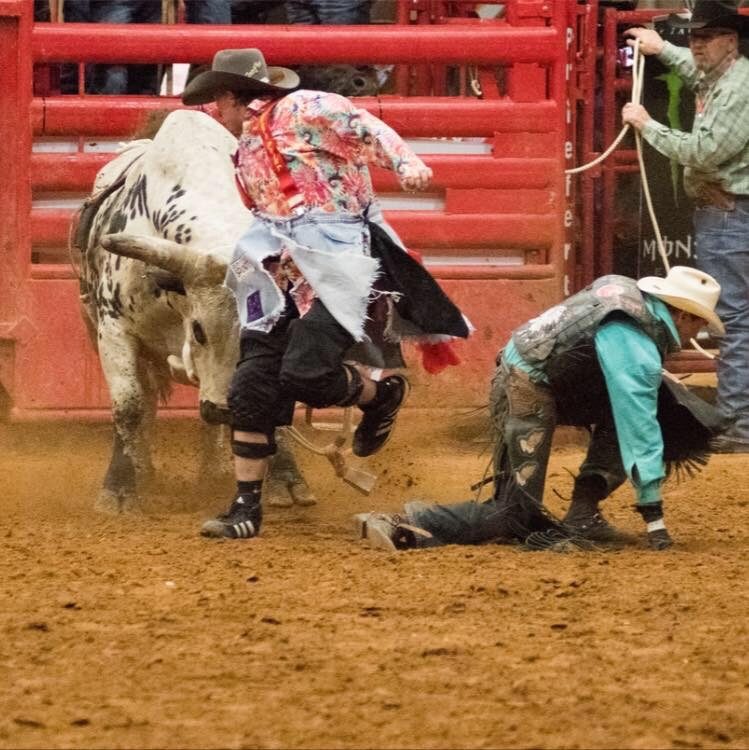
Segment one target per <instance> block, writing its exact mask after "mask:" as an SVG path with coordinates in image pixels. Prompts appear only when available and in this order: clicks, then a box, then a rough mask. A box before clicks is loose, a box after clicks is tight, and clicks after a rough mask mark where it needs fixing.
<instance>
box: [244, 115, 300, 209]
mask: <svg viewBox="0 0 749 750" xmlns="http://www.w3.org/2000/svg"><path fill="white" fill-rule="evenodd" d="M274 109H275V103H271V104H269V105H267V106H266V107H265V108H264V109H263V111H262V112H261V113H260V116H259V117H258V129H259V131H260V139H261V140H262V142H263V148H264V149H265V153H266V154H267V156H268V160H269V161H270V164H271V168H272V169H273V174H275V175H276V178H277V179H278V184H279V187H280V188H281V194H282V195H283V197H284V199H285V200H286V204H287V206H288V207H289V213H294V212H295V210H297V209H299V208H300V207H302V206H303V205H304V196H303V195H302V193H301V192H300V191H299V188H297V186H296V182H294V178H293V177H292V176H291V172H290V171H289V168H288V167H287V166H286V160H285V159H284V158H283V156H282V155H281V152H280V151H279V150H278V145H277V144H276V141H275V140H274V139H273V136H272V135H271V132H270V124H269V120H270V117H271V114H272V113H273V110H274ZM232 162H233V163H234V181H235V182H236V184H237V190H238V191H239V196H240V197H241V198H242V203H244V205H245V206H246V207H247V208H249V209H250V210H252V209H255V208H257V205H256V204H255V201H254V200H252V197H251V196H250V194H249V193H248V192H247V188H246V187H245V186H244V181H243V180H242V176H241V175H240V173H239V151H238V150H237V151H235V152H234V155H233V156H232Z"/></svg>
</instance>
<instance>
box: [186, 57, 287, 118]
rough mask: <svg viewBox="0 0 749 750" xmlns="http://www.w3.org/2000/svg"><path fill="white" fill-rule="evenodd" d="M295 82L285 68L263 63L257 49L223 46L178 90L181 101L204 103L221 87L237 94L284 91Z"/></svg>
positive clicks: (211, 98) (263, 59) (262, 58)
mask: <svg viewBox="0 0 749 750" xmlns="http://www.w3.org/2000/svg"><path fill="white" fill-rule="evenodd" d="M298 86H299V76H298V75H297V74H296V73H295V72H294V71H293V70H290V69H289V68H274V67H271V66H268V65H266V64H265V58H264V57H263V53H262V52H261V51H260V50H259V49H223V50H220V51H219V52H217V53H216V54H215V55H214V57H213V63H212V65H211V69H210V70H206V71H205V72H203V73H200V74H199V75H197V76H195V78H193V79H192V81H190V82H189V83H188V84H187V86H186V87H185V90H184V92H183V93H182V101H183V103H184V104H190V105H191V104H207V103H208V102H211V101H213V99H214V98H215V95H216V94H218V93H220V92H222V91H232V92H235V93H238V94H258V95H263V94H278V93H288V92H289V91H293V90H294V89H295V88H297V87H298Z"/></svg>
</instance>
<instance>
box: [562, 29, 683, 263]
mask: <svg viewBox="0 0 749 750" xmlns="http://www.w3.org/2000/svg"><path fill="white" fill-rule="evenodd" d="M644 73H645V57H644V55H642V54H641V53H640V41H639V39H636V40H635V45H634V57H633V59H632V95H631V97H630V102H631V103H632V104H640V103H641V101H642V87H643V84H644V81H645V75H644ZM629 128H630V126H629V125H628V124H627V125H625V126H624V127H623V128H622V129H621V131H620V132H619V135H618V136H617V137H616V139H615V140H614V142H613V143H612V144H611V145H610V146H609V147H608V148H607V149H606V150H605V151H604V152H603V153H602V154H601V155H600V156H598V157H596V158H595V159H593V161H590V162H588V163H587V164H583V165H582V166H580V167H575V168H573V169H565V170H564V173H565V174H578V173H580V172H584V171H586V170H588V169H592V168H593V167H595V166H596V165H597V164H600V163H601V162H602V161H604V160H605V159H607V158H608V157H609V156H611V154H612V153H613V152H614V150H615V149H616V148H617V146H618V145H619V143H621V140H622V138H624V136H625V135H626V134H627V131H628V130H629ZM635 145H636V147H637V161H638V162H639V164H640V178H641V180H642V191H643V193H644V195H645V203H646V205H647V207H648V215H649V216H650V223H651V224H652V226H653V232H654V234H655V241H656V246H657V247H658V254H659V255H660V257H661V260H662V261H663V267H664V268H665V269H666V273H668V271H669V270H670V269H671V265H670V264H669V262H668V257H667V256H666V246H665V244H664V242H663V237H662V235H661V229H660V226H659V224H658V218H657V217H656V215H655V209H654V208H653V199H652V197H651V194H650V186H649V185H648V175H647V172H646V170H645V161H644V159H643V156H642V136H641V135H640V132H639V131H638V130H635Z"/></svg>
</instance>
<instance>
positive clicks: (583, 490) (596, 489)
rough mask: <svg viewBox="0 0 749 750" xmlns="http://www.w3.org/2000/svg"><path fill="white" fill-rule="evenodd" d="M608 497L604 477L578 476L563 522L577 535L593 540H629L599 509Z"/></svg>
mask: <svg viewBox="0 0 749 750" xmlns="http://www.w3.org/2000/svg"><path fill="white" fill-rule="evenodd" d="M605 497H606V483H605V481H604V479H603V478H602V477H598V476H588V477H583V478H582V479H581V478H579V477H578V478H577V479H576V480H575V488H574V489H573V491H572V502H571V503H570V507H569V509H568V510H567V514H566V515H565V517H564V518H563V519H562V523H563V524H564V525H565V526H566V527H567V529H568V530H569V531H570V533H572V534H574V535H575V536H580V537H583V538H584V539H589V540H590V541H593V542H621V541H627V540H628V539H629V538H630V537H629V535H627V534H625V533H623V532H621V531H619V529H617V528H616V527H615V526H612V525H611V524H610V523H609V522H608V521H607V520H606V519H605V518H604V517H603V514H602V513H601V511H600V510H599V509H598V504H599V503H600V502H601V500H603V499H604V498H605Z"/></svg>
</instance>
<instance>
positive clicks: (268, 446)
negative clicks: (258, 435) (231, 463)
mask: <svg viewBox="0 0 749 750" xmlns="http://www.w3.org/2000/svg"><path fill="white" fill-rule="evenodd" d="M266 437H267V438H268V442H267V443H248V442H247V441H246V440H237V439H236V438H234V437H232V441H231V452H232V453H233V454H234V455H235V456H239V457H240V458H251V459H262V458H269V457H270V456H273V455H275V453H276V450H277V448H278V446H277V445H276V440H275V438H274V436H273V434H270V435H267V436H266Z"/></svg>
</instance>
